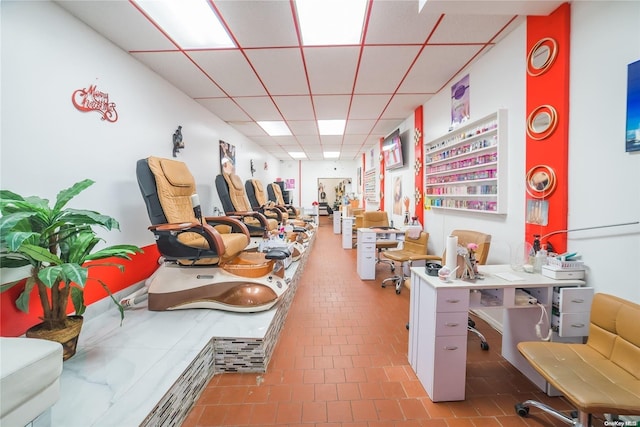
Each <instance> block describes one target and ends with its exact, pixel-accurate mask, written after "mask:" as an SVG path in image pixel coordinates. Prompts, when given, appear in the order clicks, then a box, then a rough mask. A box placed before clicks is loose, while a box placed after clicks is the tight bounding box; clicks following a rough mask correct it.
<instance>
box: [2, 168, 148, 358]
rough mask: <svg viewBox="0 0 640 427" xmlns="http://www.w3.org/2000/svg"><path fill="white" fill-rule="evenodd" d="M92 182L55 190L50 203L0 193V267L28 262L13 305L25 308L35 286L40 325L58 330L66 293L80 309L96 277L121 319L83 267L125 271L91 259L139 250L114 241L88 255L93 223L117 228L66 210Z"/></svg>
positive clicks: (63, 322)
mask: <svg viewBox="0 0 640 427" xmlns="http://www.w3.org/2000/svg"><path fill="white" fill-rule="evenodd" d="M93 183H94V182H93V181H92V180H89V179H85V180H83V181H80V182H77V183H76V184H74V185H73V186H71V187H70V188H67V189H65V190H62V191H60V193H58V195H57V197H56V202H55V205H54V206H53V207H50V206H49V201H48V200H46V199H42V198H40V197H37V196H30V197H22V196H20V195H18V194H15V193H13V192H11V191H8V190H1V191H0V214H2V217H1V218H0V265H1V266H2V267H3V268H17V267H24V266H28V265H30V266H31V273H30V275H29V277H28V278H27V281H26V284H25V289H24V291H23V292H21V293H20V295H19V296H18V299H17V301H16V306H17V307H18V308H19V309H20V310H21V311H24V312H25V313H26V312H28V310H29V296H30V294H31V291H32V290H33V288H34V287H36V288H37V290H38V296H39V299H40V304H41V305H42V309H43V316H42V318H41V319H42V321H43V323H42V325H41V326H40V328H42V329H45V330H60V329H64V328H65V327H66V326H67V324H68V323H70V322H69V320H70V319H69V318H68V315H67V304H68V301H69V296H71V301H72V302H73V307H74V309H75V314H76V315H77V316H81V315H82V314H83V313H84V311H85V309H86V306H85V304H84V288H85V285H86V284H87V282H88V280H93V281H97V282H98V283H99V284H100V285H101V286H102V287H103V288H104V289H105V291H106V292H107V294H108V295H109V296H110V297H111V299H112V300H113V302H114V303H115V304H116V305H117V306H118V309H119V311H120V319H121V320H122V319H123V318H124V311H123V308H122V306H121V305H120V304H119V303H118V301H117V300H116V299H115V298H114V296H113V294H112V293H111V291H110V290H109V288H108V287H107V284H106V283H104V282H103V281H102V280H100V279H96V278H89V277H88V270H89V268H91V267H97V266H114V267H117V268H119V269H120V271H124V266H123V265H121V264H117V263H111V262H102V263H97V262H95V261H97V260H102V259H105V258H112V257H115V258H122V259H130V256H131V255H133V254H135V253H139V252H142V250H141V249H140V248H138V247H137V246H134V245H114V246H109V247H106V248H103V249H99V250H97V251H95V252H93V253H92V251H93V250H94V248H95V246H96V245H97V244H98V243H99V242H100V241H101V240H102V239H100V238H99V237H97V235H96V232H95V230H94V229H93V227H94V226H99V227H102V228H104V229H107V230H112V229H116V230H119V228H120V226H119V224H118V222H117V221H116V220H115V219H113V218H111V217H110V216H107V215H102V214H100V213H98V212H94V211H89V210H78V209H71V208H65V206H66V204H67V203H68V202H69V201H70V200H71V199H73V198H74V197H75V196H77V195H78V194H79V193H80V192H81V191H83V190H85V189H86V188H87V187H89V186H91V185H92V184H93ZM19 282H21V280H19V281H16V282H11V283H7V284H5V285H2V288H1V291H3V292H4V291H5V290H7V289H9V288H11V287H12V286H14V285H16V284H18V283H19ZM65 350H66V349H65ZM74 351H75V350H74ZM71 355H73V353H72V354H71ZM69 357H70V356H69ZM65 358H67V357H66V355H65Z"/></svg>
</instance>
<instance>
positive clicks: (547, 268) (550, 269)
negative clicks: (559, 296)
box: [542, 265, 584, 280]
mask: <svg viewBox="0 0 640 427" xmlns="http://www.w3.org/2000/svg"><path fill="white" fill-rule="evenodd" d="M542 275H543V276H545V277H550V278H552V279H557V280H563V279H565V280H566V279H584V270H566V269H563V268H561V267H558V266H557V265H543V266H542Z"/></svg>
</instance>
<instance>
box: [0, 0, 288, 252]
mask: <svg viewBox="0 0 640 427" xmlns="http://www.w3.org/2000/svg"><path fill="white" fill-rule="evenodd" d="M1 7H2V9H1V10H2V133H1V135H2V146H1V147H2V160H1V166H2V171H1V175H0V176H1V180H2V182H1V186H2V188H3V189H9V190H12V191H14V192H17V193H19V194H23V195H40V196H43V197H48V198H49V199H50V200H54V199H55V196H56V194H57V192H58V191H59V190H61V189H63V188H67V187H69V186H71V185H72V184H73V183H75V182H77V181H80V180H81V179H84V178H91V179H93V180H94V181H96V184H94V185H93V186H92V187H90V188H89V189H88V190H86V191H85V192H84V193H82V194H81V195H80V196H79V197H78V198H77V199H75V200H74V201H72V203H71V204H70V206H72V207H77V208H88V209H93V210H97V211H99V212H101V213H104V214H108V215H111V216H113V217H115V218H116V219H117V220H118V221H119V222H120V225H121V230H122V232H121V233H117V232H115V233H114V232H111V233H108V235H105V236H104V237H105V238H106V239H107V241H108V243H109V244H116V243H124V242H126V243H133V244H137V245H141V246H144V245H149V244H152V243H153V235H152V234H151V233H150V232H149V231H148V230H147V226H148V225H149V220H148V218H147V214H146V209H145V206H144V203H143V200H142V197H141V195H140V191H139V189H138V184H137V181H136V176H135V164H136V161H137V160H138V159H141V158H145V157H148V156H150V155H153V156H159V157H168V158H170V157H172V147H173V145H172V135H173V133H174V131H175V130H176V128H177V126H178V125H182V127H183V129H182V131H183V135H184V141H185V144H186V147H185V148H184V149H183V150H182V151H181V152H180V153H179V154H178V157H177V160H180V161H184V162H185V163H187V165H188V166H189V168H190V170H191V172H192V173H193V175H194V177H195V179H196V182H197V191H198V193H199V195H200V200H201V203H202V207H203V211H204V213H205V214H211V213H212V211H213V206H214V205H216V206H219V207H220V206H221V204H220V203H219V200H218V196H217V192H216V189H215V183H214V179H215V176H216V175H217V174H218V173H220V166H219V148H218V140H220V139H222V140H224V141H227V142H229V143H231V144H234V145H236V152H237V154H236V162H237V165H236V171H237V173H238V175H239V176H240V177H242V178H243V179H249V178H250V177H251V174H250V159H254V164H255V167H256V174H255V177H256V178H259V179H261V180H262V181H263V183H266V182H271V181H273V180H275V178H276V177H277V176H279V175H280V172H279V167H280V163H279V162H278V161H277V160H276V159H275V158H273V157H272V156H271V155H269V154H268V153H266V152H265V151H264V150H262V149H261V148H259V147H258V146H257V145H256V144H254V143H252V142H251V141H250V140H248V139H247V138H246V137H244V136H243V135H241V134H240V133H238V132H237V131H235V130H234V129H233V128H231V127H230V126H228V125H227V124H225V123H224V122H222V121H221V120H220V119H219V118H217V117H216V116H214V115H213V114H211V113H210V112H209V111H207V110H206V109H204V108H203V107H202V106H200V105H199V104H198V103H196V102H195V101H193V100H191V99H190V98H188V97H187V96H186V95H185V94H184V93H182V92H180V91H178V90H177V89H176V88H175V87H173V86H171V85H169V84H168V83H167V82H166V81H164V80H163V79H162V78H161V77H159V76H158V75H157V74H155V73H154V72H153V71H151V70H149V69H148V68H147V67H146V66H144V65H142V64H140V63H139V62H138V61H136V60H135V59H134V58H133V57H131V56H130V55H129V54H127V53H126V52H124V51H122V50H121V49H120V48H118V47H116V46H115V45H113V44H112V43H111V42H109V41H107V40H106V39H104V38H103V37H102V36H100V35H98V34H97V33H95V32H94V31H93V30H91V29H90V28H89V27H87V26H86V25H85V24H83V23H81V22H79V21H78V20H76V19H75V18H74V17H72V16H71V15H69V14H68V13H67V12H66V11H64V10H62V9H61V8H59V7H58V6H57V5H56V4H54V3H50V2H6V1H4V2H2V3H1ZM92 84H95V85H97V89H98V90H101V91H104V92H106V93H108V94H109V98H110V101H112V102H115V103H116V110H117V112H118V115H119V119H118V120H117V121H116V122H115V123H109V122H106V121H102V120H100V118H99V117H100V116H99V114H98V113H96V112H86V113H83V112H80V111H78V110H76V108H75V107H74V106H73V105H72V103H71V94H72V93H73V91H75V90H76V89H81V88H86V87H87V86H89V85H92ZM265 162H267V163H268V169H267V170H265V169H264V163H265Z"/></svg>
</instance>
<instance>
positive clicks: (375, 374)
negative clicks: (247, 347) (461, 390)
mask: <svg viewBox="0 0 640 427" xmlns="http://www.w3.org/2000/svg"><path fill="white" fill-rule="evenodd" d="M312 250H313V253H311V254H310V257H309V259H308V261H307V265H306V267H305V270H304V272H303V273H302V276H301V279H300V284H299V286H298V289H297V292H296V295H295V297H294V300H293V303H292V305H291V308H290V310H289V313H288V315H287V319H286V322H285V325H284V327H283V329H282V332H281V335H280V339H279V341H278V343H277V345H276V348H275V350H274V352H273V356H272V358H271V361H270V363H269V366H268V369H267V372H265V373H245V374H232V373H225V374H221V375H216V376H215V377H213V379H212V380H211V381H210V383H209V384H208V385H207V387H206V388H205V390H204V391H203V392H202V394H201V395H200V397H199V399H198V400H197V401H196V403H195V405H194V407H193V408H192V410H191V412H190V413H189V415H188V417H187V419H186V420H185V422H184V423H183V424H182V426H183V427H212V426H227V427H230V426H288V427H297V426H307V427H308V426H313V427H493V426H496V427H499V426H503V427H510V426H545V427H550V426H563V425H565V424H563V423H561V422H560V421H558V420H555V419H553V418H552V417H549V416H547V415H546V414H544V413H543V412H541V411H539V410H535V408H532V411H531V414H530V416H529V417H528V418H521V417H519V416H518V415H516V414H515V411H514V404H515V403H517V402H520V401H523V400H527V399H537V400H541V401H544V402H546V403H548V404H549V405H551V406H554V407H556V408H560V409H563V410H567V411H568V410H570V409H571V408H570V406H569V405H568V404H567V403H566V401H565V400H564V399H562V398H558V397H554V398H551V397H548V396H546V395H545V394H544V393H543V392H541V391H540V390H538V389H537V387H536V386H535V385H533V384H532V383H531V382H530V381H529V380H528V379H526V378H525V377H524V376H523V375H522V374H521V373H520V372H519V371H518V370H517V369H516V368H514V367H512V366H511V365H510V364H509V362H507V361H506V360H504V359H503V358H502V357H501V356H500V340H501V336H500V334H499V333H498V332H496V331H495V330H493V329H492V328H491V327H490V326H489V325H488V324H486V323H485V322H484V321H482V320H481V319H474V320H476V322H477V326H478V327H479V328H480V329H481V330H482V332H483V333H484V334H485V336H486V337H487V340H488V341H489V343H490V345H491V348H490V350H489V351H482V350H481V348H480V341H479V339H478V337H477V336H475V335H473V334H470V335H469V337H468V340H469V343H468V362H467V389H466V396H467V398H466V400H465V401H462V402H442V403H433V402H432V401H431V400H430V399H429V397H428V396H427V394H426V392H425V391H424V388H423V387H422V385H421V384H420V382H419V381H418V379H417V377H416V375H415V373H414V372H413V370H412V368H411V367H410V366H409V362H408V360H407V348H408V336H409V334H408V331H407V329H406V323H407V321H408V318H409V296H410V291H409V290H408V289H406V288H405V289H403V290H402V293H401V294H400V295H396V293H395V289H394V287H393V286H387V287H386V288H382V287H381V286H380V283H381V281H382V279H384V278H386V277H389V276H391V275H392V273H391V271H390V269H389V265H387V264H380V265H378V266H377V267H376V280H373V281H363V280H361V279H360V278H359V277H358V274H357V272H356V250H355V249H354V250H348V249H342V246H341V236H340V235H338V234H334V233H333V227H332V225H331V220H330V219H329V218H328V217H321V221H320V227H319V228H318V236H317V238H316V241H315V243H314V246H313V248H312ZM598 423H600V424H598ZM595 425H596V426H601V425H603V424H602V421H601V420H599V419H597V420H595Z"/></svg>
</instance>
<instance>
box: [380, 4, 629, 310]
mask: <svg viewBox="0 0 640 427" xmlns="http://www.w3.org/2000/svg"><path fill="white" fill-rule="evenodd" d="M571 8H572V11H571V14H572V19H571V57H570V61H571V83H570V84H571V87H570V94H571V98H570V101H571V104H570V118H569V123H570V126H569V156H570V159H569V165H568V167H569V183H568V184H569V212H568V226H569V228H570V229H572V228H583V227H593V226H598V225H608V224H616V223H623V222H634V221H639V220H640V152H636V153H626V152H625V151H624V136H625V132H624V129H625V119H626V116H625V115H626V86H627V65H628V64H629V63H631V62H634V61H637V60H638V59H640V27H638V22H640V2H627V1H592V2H573V3H572V4H571ZM525 58H526V23H525V22H522V23H521V25H520V26H519V27H518V28H517V29H516V30H515V31H513V32H512V33H511V34H509V35H508V36H507V37H506V38H505V39H503V40H502V41H500V42H499V43H498V44H497V45H496V46H494V47H493V49H492V50H491V51H489V52H487V53H486V54H485V55H484V56H483V57H481V58H480V59H479V60H478V61H477V62H476V63H474V64H473V65H472V66H470V67H469V68H468V69H466V70H464V71H462V72H461V73H460V74H459V76H457V77H456V78H455V79H454V80H453V81H454V82H455V81H457V80H458V79H459V78H461V77H463V76H464V75H466V74H469V75H470V85H471V88H470V99H471V120H475V119H477V118H480V117H483V116H485V115H488V114H490V113H493V112H495V111H496V110H497V109H499V108H506V109H507V110H508V114H509V123H508V126H509V148H508V150H509V155H508V158H509V170H508V185H509V188H508V204H509V205H508V212H507V214H506V215H504V216H500V215H483V214H479V213H464V212H458V211H437V210H430V211H426V212H425V224H424V225H425V229H426V230H427V231H428V232H429V233H430V239H429V252H430V253H435V254H438V253H441V252H442V251H443V249H444V241H445V237H446V235H447V234H448V233H449V232H450V231H451V230H453V229H455V228H470V229H477V230H482V231H484V232H488V233H490V234H491V235H492V246H491V252H490V254H489V260H488V262H489V263H492V264H496V263H509V262H510V257H511V249H510V248H511V247H515V246H516V245H518V244H520V243H522V242H524V215H525V209H524V208H525V188H524V176H525V169H524V165H525V118H526V112H525V89H526V87H525V75H526V69H525ZM423 107H424V140H425V142H428V141H430V140H432V139H435V138H437V137H438V136H440V135H443V134H445V133H446V132H447V131H448V128H449V124H450V93H449V88H448V87H447V88H445V89H444V90H443V91H442V92H441V93H439V94H437V95H435V96H434V97H433V98H432V99H431V100H429V101H428V102H427V103H426V104H424V106H423ZM403 127H404V128H411V127H413V117H409V118H408V119H407V120H406V121H405V123H404V124H403ZM375 148H376V149H377V147H375ZM413 161H414V158H413V157H412V158H411V159H410V162H413ZM401 173H402V174H403V181H404V184H403V192H406V191H407V190H411V191H412V190H413V188H412V186H413V175H412V174H413V170H404V169H403V170H401ZM394 175H395V174H390V176H394ZM387 178H389V177H387ZM391 181H392V180H389V179H387V181H386V185H387V187H386V189H385V190H386V194H387V195H391V194H392V189H391V187H390V185H391ZM412 206H413V203H412ZM390 209H391V205H390V203H387V205H386V210H387V211H390ZM567 243H568V245H567V246H568V250H569V251H577V252H579V253H581V254H582V258H583V261H584V262H585V263H586V265H587V278H586V280H587V284H588V285H589V286H593V287H594V288H595V290H596V292H607V293H611V294H614V295H618V296H620V297H622V298H626V299H630V300H633V301H636V302H640V267H639V265H640V262H639V260H640V226H639V225H632V226H626V227H620V228H607V229H603V230H598V231H583V232H574V233H570V234H569V235H568V242H567Z"/></svg>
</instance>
